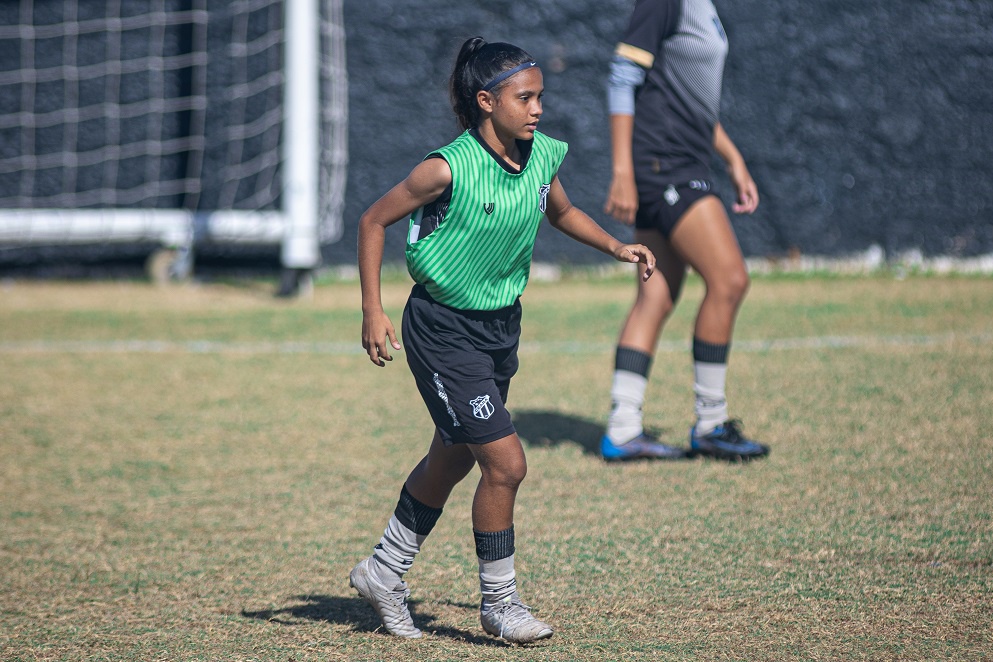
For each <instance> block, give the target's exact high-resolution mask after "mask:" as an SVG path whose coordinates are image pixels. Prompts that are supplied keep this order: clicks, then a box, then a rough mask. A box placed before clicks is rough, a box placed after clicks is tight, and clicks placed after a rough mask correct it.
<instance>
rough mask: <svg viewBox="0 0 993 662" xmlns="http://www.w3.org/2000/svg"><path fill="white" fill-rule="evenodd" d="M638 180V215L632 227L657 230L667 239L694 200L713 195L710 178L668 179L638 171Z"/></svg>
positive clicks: (661, 175)
mask: <svg viewBox="0 0 993 662" xmlns="http://www.w3.org/2000/svg"><path fill="white" fill-rule="evenodd" d="M637 181H638V214H637V215H636V216H635V219H634V226H635V227H636V228H638V229H639V230H658V231H659V232H661V233H662V236H664V237H665V238H666V239H668V238H669V236H670V235H672V231H673V229H674V228H675V227H676V224H677V223H678V222H679V219H680V218H682V217H683V214H685V213H686V210H687V209H689V208H690V207H691V206H692V205H693V203H694V202H696V201H697V200H700V199H701V198H705V197H707V196H708V195H714V193H713V188H714V187H713V184H712V183H711V181H710V180H709V179H691V180H689V181H687V182H670V181H666V178H665V176H664V175H663V174H656V173H653V172H647V173H646V172H639V173H638V178H637Z"/></svg>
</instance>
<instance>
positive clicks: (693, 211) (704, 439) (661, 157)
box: [600, 0, 769, 460]
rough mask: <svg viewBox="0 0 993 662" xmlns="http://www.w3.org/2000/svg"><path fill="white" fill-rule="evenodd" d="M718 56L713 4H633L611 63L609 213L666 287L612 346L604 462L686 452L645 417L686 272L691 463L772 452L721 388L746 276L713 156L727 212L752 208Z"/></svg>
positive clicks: (723, 43)
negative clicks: (722, 167) (657, 434)
mask: <svg viewBox="0 0 993 662" xmlns="http://www.w3.org/2000/svg"><path fill="white" fill-rule="evenodd" d="M726 55H727V37H726V35H725V33H724V28H723V26H722V25H721V21H720V19H719V18H718V16H717V11H716V10H715V9H714V5H713V3H712V2H711V0H638V2H637V3H636V5H635V8H634V13H633V14H632V15H631V20H630V23H629V26H628V29H627V31H626V32H625V33H624V36H623V37H622V39H621V42H620V43H619V44H618V45H617V49H616V50H615V56H614V59H613V61H612V63H611V75H610V84H609V105H610V133H611V144H612V154H613V171H614V176H613V179H612V181H611V184H610V191H609V193H608V197H607V204H606V207H605V211H606V212H607V213H609V214H612V215H613V216H614V217H615V218H617V220H619V221H621V222H623V223H627V224H628V225H630V224H631V223H634V225H635V228H636V229H635V239H636V240H637V241H640V242H643V243H644V244H645V245H646V246H648V247H649V248H651V249H652V251H654V252H655V254H656V255H657V256H658V258H659V270H660V272H661V275H662V276H663V277H662V278H653V279H652V280H651V282H648V281H643V282H641V283H640V284H639V286H638V296H637V298H636V300H635V303H634V306H633V307H632V308H631V311H630V312H629V313H628V317H627V320H626V321H625V323H624V327H623V329H622V330H621V334H620V338H619V339H618V341H617V353H616V358H615V364H614V365H615V369H614V382H613V386H612V388H611V399H612V401H613V408H612V411H611V413H610V418H609V421H608V425H607V433H606V434H605V435H604V437H603V440H602V441H601V444H600V449H601V453H602V455H603V457H604V459H606V460H627V459H633V458H639V457H657V458H679V457H684V456H685V455H686V454H687V453H686V451H684V450H683V449H682V448H676V447H673V446H668V445H666V444H662V443H659V441H658V440H657V439H655V438H654V437H652V436H650V435H648V434H646V433H645V431H644V429H643V428H642V414H641V409H642V405H643V403H644V400H645V388H646V385H647V383H648V374H649V371H650V368H651V364H652V359H653V357H654V354H655V346H656V344H657V343H658V339H659V334H660V333H661V332H662V326H663V325H664V324H665V321H666V319H667V318H668V317H669V314H670V313H671V312H672V310H673V307H674V306H675V305H676V302H677V301H678V300H679V294H680V291H681V290H682V287H683V280H684V279H685V277H686V269H687V266H690V267H693V269H694V271H696V272H697V273H698V274H700V276H701V277H702V278H703V281H704V283H705V285H706V294H705V295H704V298H703V302H702V303H701V304H700V310H699V312H698V313H697V317H696V325H695V327H694V330H693V365H694V376H695V380H694V392H695V393H696V417H697V418H696V423H695V424H694V426H693V428H692V429H691V430H690V451H689V453H690V454H692V455H706V456H711V457H716V458H721V459H727V460H748V459H753V458H757V457H763V456H765V455H766V454H768V452H769V449H768V448H767V447H766V446H765V445H763V444H759V443H756V442H754V441H752V440H749V439H746V438H745V437H744V436H743V435H742V434H741V430H740V427H739V425H738V423H737V421H735V420H731V419H729V418H728V405H727V399H726V397H725V390H724V386H725V376H726V374H727V357H728V349H729V348H730V345H731V333H732V330H733V328H734V320H735V317H736V315H737V313H738V307H739V306H740V305H741V302H742V300H743V299H744V297H745V292H746V290H747V289H748V272H747V271H746V269H745V261H744V259H743V258H742V256H741V250H740V249H739V248H738V241H737V239H736V238H735V235H734V230H733V229H732V227H731V223H730V222H729V221H728V217H727V212H726V211H725V210H724V205H722V204H721V201H720V199H719V198H717V197H716V196H715V195H714V193H713V190H712V188H713V187H712V184H711V182H710V162H711V160H712V158H713V153H714V152H717V154H719V155H720V156H721V157H722V159H723V160H724V161H725V163H727V167H728V174H729V175H730V177H731V182H732V183H733V184H734V187H735V189H736V190H737V197H738V200H737V203H736V204H735V205H734V207H733V210H734V211H735V212H737V213H747V214H750V213H752V212H753V211H755V208H756V207H757V206H758V204H759V195H758V190H757V188H756V186H755V182H754V181H753V180H752V176H751V175H750V174H749V173H748V168H747V167H746V166H745V160H744V159H743V158H742V157H741V153H740V152H739V151H738V149H737V148H736V147H735V145H734V143H733V142H731V139H730V138H729V137H728V135H727V133H725V132H724V129H723V128H722V127H721V125H720V122H719V121H718V111H719V110H720V105H721V103H720V102H721V81H722V78H723V74H724V59H725V56H726Z"/></svg>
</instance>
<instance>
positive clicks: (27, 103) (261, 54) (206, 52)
mask: <svg viewBox="0 0 993 662" xmlns="http://www.w3.org/2000/svg"><path fill="white" fill-rule="evenodd" d="M342 1H343V0H231V1H230V2H219V1H216V0H116V1H115V0H111V1H108V2H76V1H75V0H20V1H19V2H18V1H16V0H15V1H12V2H3V3H0V244H3V245H8V246H10V245H54V244H72V243H77V244H78V243H102V242H148V241H150V242H159V243H161V244H162V245H163V246H169V247H175V248H190V247H195V246H196V245H197V244H198V243H200V242H218V243H224V242H231V243H241V244H274V245H279V246H281V258H282V263H283V265H284V266H285V267H289V268H294V269H309V268H313V267H314V266H316V265H317V264H318V261H319V259H320V249H319V247H320V245H322V244H328V243H331V242H333V241H336V240H337V239H338V238H339V236H340V234H341V210H342V203H343V197H344V182H345V169H346V165H347V78H346V69H345V45H344V27H343V24H342V23H343V20H342V6H341V5H342Z"/></svg>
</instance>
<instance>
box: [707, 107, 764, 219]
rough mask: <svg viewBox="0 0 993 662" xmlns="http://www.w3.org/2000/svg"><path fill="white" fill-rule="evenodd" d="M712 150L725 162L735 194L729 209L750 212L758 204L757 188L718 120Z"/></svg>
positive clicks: (741, 157) (743, 161)
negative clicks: (733, 201)
mask: <svg viewBox="0 0 993 662" xmlns="http://www.w3.org/2000/svg"><path fill="white" fill-rule="evenodd" d="M714 151H716V152H717V153H718V154H719V155H720V157H721V158H722V159H724V163H726V164H727V169H728V176H729V177H730V178H731V183H732V184H734V189H735V193H736V194H737V196H736V200H735V203H734V205H732V207H731V209H732V210H733V211H734V213H736V214H751V213H752V212H753V211H755V209H756V208H757V207H758V206H759V189H758V187H757V186H756V185H755V180H754V179H752V175H751V174H750V173H749V172H748V166H747V165H745V159H744V157H743V156H742V155H741V152H739V151H738V148H737V147H736V146H735V144H734V143H733V142H732V141H731V137H730V136H728V134H727V132H726V131H724V127H723V126H721V123H720V122H718V123H717V125H716V126H715V127H714Z"/></svg>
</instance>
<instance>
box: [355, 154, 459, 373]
mask: <svg viewBox="0 0 993 662" xmlns="http://www.w3.org/2000/svg"><path fill="white" fill-rule="evenodd" d="M451 181H452V171H451V169H450V168H449V166H448V162H447V161H445V159H427V160H425V161H421V162H420V163H419V164H418V165H417V167H415V168H414V169H413V170H412V171H411V172H410V174H409V175H407V178H406V179H404V180H403V181H402V182H400V183H399V184H397V185H396V186H394V187H393V188H392V189H390V190H389V192H388V193H386V195H384V196H383V197H381V198H380V199H379V200H377V201H376V202H374V203H373V205H372V206H371V207H369V209H367V210H366V212H365V213H364V214H362V217H361V218H360V219H359V241H358V262H359V282H360V284H361V288H362V347H363V348H364V349H365V350H366V352H367V353H368V354H369V360H370V361H372V362H373V363H375V364H376V365H378V366H384V365H386V364H385V363H384V361H392V360H393V357H392V356H390V350H389V346H390V345H392V346H393V349H400V343H399V341H398V340H397V334H396V329H395V328H394V327H393V323H392V322H391V321H390V318H389V317H388V316H387V315H386V312H385V311H384V310H383V299H382V290H381V281H380V271H381V270H382V267H383V245H384V242H385V240H386V228H388V227H389V226H391V225H393V224H394V223H396V222H397V221H400V220H402V219H405V218H409V217H410V215H411V214H412V213H414V212H415V211H416V210H417V209H420V208H421V207H423V206H424V205H426V204H427V203H429V202H432V201H433V200H436V199H437V198H438V196H440V195H441V194H442V193H443V192H444V191H445V188H446V187H447V186H448V185H449V184H450V183H451ZM387 343H388V344H387Z"/></svg>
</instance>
